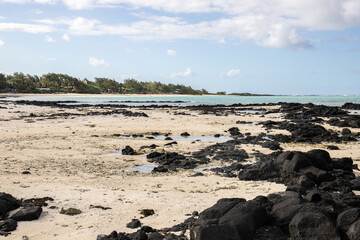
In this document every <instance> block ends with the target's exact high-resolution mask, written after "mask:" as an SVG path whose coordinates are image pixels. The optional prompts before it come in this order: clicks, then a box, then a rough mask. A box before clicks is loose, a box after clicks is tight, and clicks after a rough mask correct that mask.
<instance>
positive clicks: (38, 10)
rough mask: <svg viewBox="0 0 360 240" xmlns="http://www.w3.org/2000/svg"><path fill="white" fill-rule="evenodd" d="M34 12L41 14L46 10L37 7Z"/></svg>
mask: <svg viewBox="0 0 360 240" xmlns="http://www.w3.org/2000/svg"><path fill="white" fill-rule="evenodd" d="M34 12H35V14H37V15H40V14H43V13H44V12H43V11H41V10H40V9H35V10H34Z"/></svg>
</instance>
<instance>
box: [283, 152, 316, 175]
mask: <svg viewBox="0 0 360 240" xmlns="http://www.w3.org/2000/svg"><path fill="white" fill-rule="evenodd" d="M310 165H311V159H310V158H309V157H308V156H307V155H306V154H305V153H301V152H296V153H295V154H294V155H293V157H292V158H291V160H288V161H285V162H284V163H283V166H282V171H283V172H285V173H291V172H297V171H299V170H300V169H301V168H305V167H308V166H310Z"/></svg>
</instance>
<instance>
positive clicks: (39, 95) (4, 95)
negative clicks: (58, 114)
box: [0, 93, 290, 98]
mask: <svg viewBox="0 0 360 240" xmlns="http://www.w3.org/2000/svg"><path fill="white" fill-rule="evenodd" d="M54 96H56V97H78V98H86V97H93V98H96V97H226V96H228V97H236V96H238V97H264V96H290V95H265V94H264V95H262V94H253V95H231V94H228V95H219V94H202V95H191V94H111V93H104V94H102V93H101V94H89V93H0V98H12V97H19V98H20V97H35V98H47V97H54Z"/></svg>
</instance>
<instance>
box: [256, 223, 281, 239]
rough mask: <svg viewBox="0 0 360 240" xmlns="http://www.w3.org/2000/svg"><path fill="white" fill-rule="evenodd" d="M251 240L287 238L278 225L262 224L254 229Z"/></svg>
mask: <svg viewBox="0 0 360 240" xmlns="http://www.w3.org/2000/svg"><path fill="white" fill-rule="evenodd" d="M253 240H288V236H287V235H286V234H285V233H284V232H283V231H282V229H281V228H280V227H279V226H263V227H260V228H259V229H258V230H256V232H255V234H254V237H253Z"/></svg>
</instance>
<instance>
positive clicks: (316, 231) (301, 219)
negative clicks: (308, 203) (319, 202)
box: [289, 207, 340, 240]
mask: <svg viewBox="0 0 360 240" xmlns="http://www.w3.org/2000/svg"><path fill="white" fill-rule="evenodd" d="M289 232H290V237H291V239H296V240H301V239H303V240H307V239H318V240H340V237H339V234H338V233H337V231H336V227H335V226H334V224H333V222H332V220H331V218H330V217H329V216H328V215H327V214H326V213H325V212H324V211H323V210H321V208H319V207H304V208H303V209H301V210H300V211H299V212H298V213H297V214H296V215H295V216H294V217H293V219H292V220H291V222H290V224H289Z"/></svg>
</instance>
